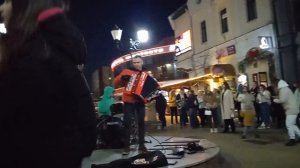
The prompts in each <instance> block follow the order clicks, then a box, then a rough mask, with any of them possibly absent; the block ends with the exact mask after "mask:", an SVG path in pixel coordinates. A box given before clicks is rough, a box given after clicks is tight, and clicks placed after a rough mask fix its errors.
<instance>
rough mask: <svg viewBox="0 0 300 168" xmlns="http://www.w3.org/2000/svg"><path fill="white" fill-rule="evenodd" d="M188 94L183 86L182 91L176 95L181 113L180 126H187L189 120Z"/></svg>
mask: <svg viewBox="0 0 300 168" xmlns="http://www.w3.org/2000/svg"><path fill="white" fill-rule="evenodd" d="M186 99H187V95H186V94H185V93H184V89H183V88H181V89H180V92H179V93H178V94H177V95H176V104H177V109H178V111H179V115H180V126H181V127H185V126H186V123H187V122H188V118H187V108H186Z"/></svg>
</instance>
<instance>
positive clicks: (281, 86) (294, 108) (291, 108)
mask: <svg viewBox="0 0 300 168" xmlns="http://www.w3.org/2000/svg"><path fill="white" fill-rule="evenodd" d="M274 84H275V85H277V88H278V90H279V98H278V99H274V102H275V103H280V104H282V105H283V108H284V110H285V114H286V120H285V124H286V128H287V130H288V134H289V137H290V140H289V141H288V142H287V143H286V144H285V145H286V146H293V145H296V143H297V142H296V136H298V138H300V130H299V128H298V126H297V125H296V118H297V115H298V113H299V107H298V104H297V102H296V99H295V96H294V95H293V92H292V91H291V89H290V88H289V85H288V84H287V83H286V82H285V81H284V80H276V81H275V83H274Z"/></svg>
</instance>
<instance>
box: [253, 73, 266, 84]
mask: <svg viewBox="0 0 300 168" xmlns="http://www.w3.org/2000/svg"><path fill="white" fill-rule="evenodd" d="M252 79H253V82H255V83H257V84H258V85H261V84H262V85H265V86H266V87H267V86H268V76H267V72H259V73H255V74H252Z"/></svg>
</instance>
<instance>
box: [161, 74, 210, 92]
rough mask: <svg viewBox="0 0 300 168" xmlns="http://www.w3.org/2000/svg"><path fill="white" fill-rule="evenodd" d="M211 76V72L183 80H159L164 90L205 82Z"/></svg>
mask: <svg viewBox="0 0 300 168" xmlns="http://www.w3.org/2000/svg"><path fill="white" fill-rule="evenodd" d="M209 78H211V74H205V75H202V76H197V77H194V78H189V79H181V80H173V81H164V82H159V83H160V88H161V89H164V90H171V89H175V88H181V87H184V86H188V87H189V86H193V85H195V84H197V83H200V82H203V81H205V80H206V79H209Z"/></svg>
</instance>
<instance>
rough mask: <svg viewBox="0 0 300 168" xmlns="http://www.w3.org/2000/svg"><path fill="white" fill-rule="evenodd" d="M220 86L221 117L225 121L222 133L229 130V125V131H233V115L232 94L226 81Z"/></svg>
mask: <svg viewBox="0 0 300 168" xmlns="http://www.w3.org/2000/svg"><path fill="white" fill-rule="evenodd" d="M222 88H223V92H222V93H221V110H222V117H223V120H224V123H225V126H224V131H223V133H228V132H229V126H230V127H231V132H232V133H235V124H234V121H233V117H234V102H233V94H232V91H231V90H230V87H229V84H228V83H227V82H224V83H223V85H222Z"/></svg>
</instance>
